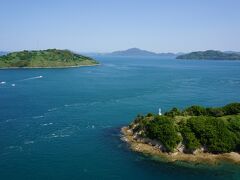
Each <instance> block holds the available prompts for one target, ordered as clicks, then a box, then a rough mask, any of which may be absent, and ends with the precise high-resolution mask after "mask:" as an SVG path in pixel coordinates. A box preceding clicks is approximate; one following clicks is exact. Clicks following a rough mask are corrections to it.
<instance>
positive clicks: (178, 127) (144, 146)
mask: <svg viewBox="0 0 240 180" xmlns="http://www.w3.org/2000/svg"><path fill="white" fill-rule="evenodd" d="M121 131H122V140H124V141H126V142H127V143H129V145H130V148H131V149H132V150H134V151H137V152H141V153H144V154H149V155H153V156H158V157H161V158H163V159H165V160H167V161H173V162H174V161H182V162H192V163H209V164H218V163H219V162H221V161H229V162H234V163H238V164H239V163H240V154H239V152H240V103H231V104H228V105H226V106H223V107H217V108H215V107H214V108H213V107H209V108H205V107H202V106H191V107H188V108H186V109H184V110H180V109H178V108H172V109H171V110H170V111H168V112H166V113H164V114H163V115H156V114H152V113H148V114H147V115H145V116H142V115H138V116H137V117H136V118H135V120H134V121H133V122H132V123H131V124H130V125H129V126H126V127H123V128H122V129H121Z"/></svg>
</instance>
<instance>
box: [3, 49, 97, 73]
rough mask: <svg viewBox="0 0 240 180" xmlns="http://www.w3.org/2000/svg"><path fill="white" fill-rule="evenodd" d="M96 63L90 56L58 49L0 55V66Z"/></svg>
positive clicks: (59, 66) (46, 66)
mask: <svg viewBox="0 0 240 180" xmlns="http://www.w3.org/2000/svg"><path fill="white" fill-rule="evenodd" d="M97 64H99V63H98V62H97V61H95V60H94V59H92V58H90V57H86V56H82V55H79V54H75V53H73V52H71V51H69V50H58V49H47V50H39V51H26V50H25V51H20V52H12V53H9V54H7V55H3V56H0V68H61V67H77V66H91V65H97Z"/></svg>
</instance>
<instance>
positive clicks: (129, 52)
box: [108, 48, 182, 58]
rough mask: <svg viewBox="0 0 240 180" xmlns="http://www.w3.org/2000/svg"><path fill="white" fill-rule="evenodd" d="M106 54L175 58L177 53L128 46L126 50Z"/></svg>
mask: <svg viewBox="0 0 240 180" xmlns="http://www.w3.org/2000/svg"><path fill="white" fill-rule="evenodd" d="M181 54H182V53H181ZM108 55H113V56H158V57H172V58H175V57H177V56H178V55H180V54H179V53H178V54H174V53H155V52H151V51H146V50H142V49H138V48H130V49H127V50H123V51H114V52H112V53H108Z"/></svg>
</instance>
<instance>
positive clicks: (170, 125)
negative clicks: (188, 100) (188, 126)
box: [146, 116, 181, 151]
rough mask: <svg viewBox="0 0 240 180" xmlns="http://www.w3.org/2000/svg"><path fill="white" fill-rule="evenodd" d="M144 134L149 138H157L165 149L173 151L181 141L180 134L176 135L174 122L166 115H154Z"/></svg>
mask: <svg viewBox="0 0 240 180" xmlns="http://www.w3.org/2000/svg"><path fill="white" fill-rule="evenodd" d="M146 135H147V137H149V138H151V139H156V140H159V141H160V142H161V143H162V144H163V145H164V147H165V149H166V151H173V150H174V148H176V146H177V145H178V144H179V143H180V141H181V136H179V135H178V132H177V130H176V127H175V125H174V122H173V121H172V120H171V119H170V118H168V117H166V116H156V117H155V119H154V120H152V121H151V122H150V123H148V124H147V127H146Z"/></svg>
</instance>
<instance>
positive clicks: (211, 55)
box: [176, 50, 240, 60]
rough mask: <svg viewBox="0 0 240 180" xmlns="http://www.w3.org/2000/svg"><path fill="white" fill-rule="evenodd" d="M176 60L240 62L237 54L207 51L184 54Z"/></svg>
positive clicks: (239, 56)
mask: <svg viewBox="0 0 240 180" xmlns="http://www.w3.org/2000/svg"><path fill="white" fill-rule="evenodd" d="M176 59H211V60H240V55H239V54H237V53H225V52H221V51H214V50H207V51H197V52H191V53H188V54H183V55H180V56H178V57H176Z"/></svg>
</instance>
